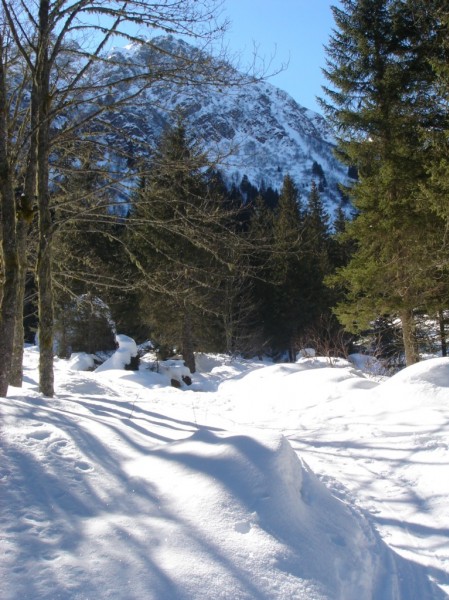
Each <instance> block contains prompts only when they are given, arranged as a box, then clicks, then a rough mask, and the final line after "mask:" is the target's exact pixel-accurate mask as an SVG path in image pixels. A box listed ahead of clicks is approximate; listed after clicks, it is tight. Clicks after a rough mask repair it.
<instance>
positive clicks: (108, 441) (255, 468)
mask: <svg viewBox="0 0 449 600" xmlns="http://www.w3.org/2000/svg"><path fill="white" fill-rule="evenodd" d="M37 358H38V354H37V350H36V349H35V348H28V349H27V351H26V371H25V375H26V377H25V386H24V388H23V389H20V390H19V389H17V388H12V389H11V391H10V395H9V397H8V398H7V399H6V400H4V399H2V400H1V404H0V406H1V413H2V414H1V422H2V431H1V446H0V447H1V452H2V457H1V461H0V482H1V489H2V492H1V496H0V502H1V504H0V523H1V529H0V551H1V554H2V561H1V563H0V576H1V579H0V581H1V590H2V591H1V598H2V600H3V599H4V600H19V599H20V600H22V599H29V600H31V599H32V600H43V599H48V600H50V599H58V598H61V599H67V600H68V599H88V598H96V599H103V598H104V599H106V598H114V599H138V600H147V599H150V600H152V599H155V600H181V599H183V600H184V599H189V600H190V599H191V600H194V599H195V600H197V599H200V600H202V599H204V600H206V599H210V598H223V599H233V600H234V599H254V600H271V599H273V600H275V599H276V600H277V599H279V600H281V599H282V600H285V599H292V600H293V599H295V600H296V599H299V598H301V599H302V600H312V599H313V600H323V599H328V600H337V599H339V600H390V599H391V600H430V599H440V598H441V599H442V598H447V597H449V531H448V527H447V523H448V522H449V502H448V500H449V481H448V478H447V467H448V463H449V446H448V442H447V440H448V439H449V438H448V433H449V360H447V359H434V360H431V361H427V362H425V363H422V364H419V365H416V366H415V367H411V368H409V369H406V370H405V371H403V372H401V373H400V374H398V375H396V376H394V377H393V378H391V379H390V380H386V381H380V382H377V381H374V380H373V379H370V378H367V377H366V376H364V375H363V373H361V372H360V371H357V370H356V369H355V368H354V367H353V366H352V365H351V364H349V363H347V362H345V361H338V362H335V363H334V364H333V366H332V367H331V366H330V365H329V363H328V362H327V361H326V360H325V359H317V358H316V359H301V360H300V361H299V362H298V363H296V364H288V365H287V364H286V365H264V364H263V363H260V362H255V363H253V362H250V361H237V360H234V361H230V360H229V359H227V358H226V357H206V356H203V357H199V361H198V364H199V365H200V367H201V372H199V373H198V374H196V375H195V376H194V382H193V386H192V388H191V389H184V390H178V389H175V388H172V387H170V386H169V385H168V383H169V380H168V378H167V377H165V376H163V375H160V374H157V373H153V372H150V371H149V370H147V369H144V368H141V370H140V371H139V372H138V373H135V372H130V371H123V370H120V369H115V368H112V369H109V370H107V369H104V370H102V371H99V372H93V373H91V372H89V373H87V372H80V371H73V370H70V368H69V367H70V365H71V363H70V362H69V361H63V360H60V361H57V363H56V382H57V397H56V398H54V399H45V398H43V397H41V396H40V394H39V393H38V391H37V385H36V377H37V372H36V365H37ZM72 364H73V363H72ZM434 582H436V583H434ZM436 584H438V585H436Z"/></svg>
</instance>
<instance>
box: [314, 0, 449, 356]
mask: <svg viewBox="0 0 449 600" xmlns="http://www.w3.org/2000/svg"><path fill="white" fill-rule="evenodd" d="M426 4H427V3H423V2H421V1H413V0H410V1H408V2H402V1H399V0H343V1H342V3H341V8H340V7H334V8H333V13H334V19H335V24H336V29H335V33H334V35H333V36H332V37H331V39H330V42H329V45H328V48H327V55H328V62H327V68H326V71H325V74H326V76H327V78H328V80H329V81H330V83H331V86H332V87H329V88H326V90H325V91H326V93H327V95H328V98H329V101H328V102H327V103H326V102H323V106H324V108H325V111H326V113H327V115H328V117H329V118H330V119H331V120H332V121H333V123H334V125H335V127H336V131H337V133H338V136H339V137H338V152H339V155H340V157H341V158H342V159H343V160H344V161H346V162H347V164H348V165H350V166H352V167H354V166H355V167H356V168H357V173H358V180H357V181H356V182H355V183H354V185H353V187H352V189H351V190H350V195H351V199H352V201H353V203H354V205H355V207H356V209H357V216H356V218H355V219H354V221H353V222H352V223H351V224H350V225H349V228H348V230H349V233H350V235H351V236H352V238H353V239H354V241H355V242H356V245H357V251H356V252H355V254H354V255H353V258H352V259H351V261H350V263H349V265H348V266H347V267H344V268H342V269H341V270H340V275H339V278H340V281H341V282H342V283H343V284H344V285H345V286H347V289H348V295H347V300H346V302H344V303H342V304H341V305H340V306H339V309H338V314H339V316H340V318H341V320H342V321H343V322H344V323H345V324H346V325H347V326H348V327H352V328H353V327H354V326H355V327H357V326H358V327H361V328H363V327H364V326H366V324H367V323H368V322H369V321H370V320H373V319H375V318H376V316H378V315H383V314H390V315H397V316H399V317H400V319H401V321H402V329H403V341H404V348H405V355H406V362H407V364H411V363H413V362H416V361H417V360H418V349H417V343H416V336H415V321H414V311H415V310H416V309H417V308H422V307H424V305H425V304H426V301H427V300H429V301H430V298H429V295H430V294H431V290H432V285H429V283H430V282H429V271H428V257H429V254H430V253H432V252H433V251H434V250H435V248H436V246H437V245H438V244H440V243H441V239H442V238H441V237H440V234H441V233H442V223H441V221H439V220H438V218H436V217H435V216H433V215H431V214H430V213H429V211H423V210H422V209H421V207H420V206H419V205H418V202H417V200H416V190H417V189H419V186H420V184H421V183H422V182H423V181H424V180H425V178H426V171H425V166H424V164H425V160H424V156H425V152H426V148H425V145H424V144H423V141H422V136H421V132H422V130H423V129H425V128H427V127H429V126H432V125H433V123H434V121H433V118H434V116H433V115H432V114H431V112H430V109H429V103H428V101H427V99H428V98H429V97H431V96H432V94H433V92H434V87H433V82H434V74H433V70H432V67H431V62H430V61H431V56H430V55H429V52H430V51H431V50H433V48H434V47H435V45H434V44H435V38H438V37H439V35H438V31H437V30H438V23H436V22H434V23H433V27H432V28H431V30H432V31H430V30H429V28H428V23H429V14H428V11H427V7H426ZM430 18H431V15H430ZM431 37H433V38H434V39H433V41H432V42H431V41H430V38H431Z"/></svg>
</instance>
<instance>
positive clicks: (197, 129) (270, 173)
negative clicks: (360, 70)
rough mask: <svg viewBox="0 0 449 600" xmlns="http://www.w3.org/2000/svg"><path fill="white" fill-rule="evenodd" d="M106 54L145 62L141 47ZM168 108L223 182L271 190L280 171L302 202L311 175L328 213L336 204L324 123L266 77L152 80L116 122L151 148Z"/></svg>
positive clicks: (178, 43) (171, 45) (337, 171)
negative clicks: (222, 82) (236, 81)
mask: <svg viewBox="0 0 449 600" xmlns="http://www.w3.org/2000/svg"><path fill="white" fill-rule="evenodd" d="M151 43H152V44H154V45H157V46H158V48H161V47H162V48H165V49H166V50H167V56H169V55H171V56H176V55H182V56H189V53H190V55H191V56H192V58H193V59H194V58H195V53H196V52H200V51H199V50H198V49H196V48H195V47H193V46H191V45H190V44H187V43H186V42H185V41H183V40H179V39H176V38H174V37H172V36H163V37H157V38H153V39H152V40H151ZM110 57H111V60H112V62H113V64H114V65H115V68H118V67H117V65H120V64H121V63H122V64H126V68H132V69H133V70H139V69H145V68H148V66H149V64H150V61H151V60H152V57H151V51H149V49H148V46H146V45H145V44H131V45H128V46H126V47H124V48H115V49H113V51H112V52H111V54H110ZM167 60H168V59H167ZM211 60H212V61H213V60H215V59H211ZM193 62H194V60H192V63H193ZM212 64H213V63H212ZM235 72H237V71H235ZM176 113H178V114H179V113H181V114H182V115H183V117H184V118H185V120H186V123H187V126H188V128H189V129H190V131H191V132H192V134H193V135H194V137H195V138H196V139H198V140H199V141H200V142H201V143H202V145H203V146H204V149H205V150H206V152H207V153H208V154H209V155H210V156H211V157H212V161H214V162H215V163H216V165H217V167H218V168H219V170H220V172H221V173H222V175H223V178H224V181H225V182H226V183H227V184H228V185H229V186H230V185H232V184H235V185H239V183H240V182H241V180H242V178H243V176H245V175H246V176H247V178H248V179H249V180H250V182H251V183H252V184H253V185H255V186H257V187H259V188H260V187H272V188H274V189H279V188H280V187H281V185H282V181H283V179H284V177H285V176H286V175H287V174H288V175H290V176H291V177H292V179H293V180H294V181H295V183H296V185H297V187H298V190H299V192H300V195H301V196H302V198H303V200H304V199H305V198H306V197H307V195H308V192H309V190H310V186H311V183H312V181H313V180H315V181H316V182H317V184H318V185H319V189H320V192H321V195H322V198H323V202H324V204H325V205H326V207H327V209H328V211H329V212H330V213H332V212H333V210H334V209H335V208H336V207H337V206H338V205H339V204H340V203H341V201H342V194H341V192H340V191H339V184H341V183H347V168H346V167H344V166H343V165H342V164H341V163H339V161H338V160H337V159H336V158H335V156H334V154H333V150H334V138H333V134H332V131H331V129H330V126H329V125H328V123H327V122H326V120H325V118H324V117H322V116H321V115H319V114H318V113H316V112H314V111H312V110H310V109H308V108H305V107H303V106H301V105H300V104H298V103H297V102H296V101H295V100H294V99H293V98H292V97H291V96H290V95H289V94H288V93H287V92H285V91H283V90H281V89H280V88H277V87H275V86H274V85H272V84H271V83H269V82H268V81H255V82H252V83H246V84H245V85H240V86H230V87H225V86H211V85H203V84H202V82H201V79H199V80H198V82H197V84H196V85H182V84H180V85H173V83H170V82H166V81H156V82H154V83H153V84H152V85H151V86H150V87H148V88H147V89H145V90H144V91H143V93H142V95H141V97H140V99H139V101H138V102H136V104H135V105H133V106H132V107H129V106H127V107H124V109H123V111H122V114H121V115H120V120H121V125H122V126H123V125H125V127H126V128H128V129H132V130H133V132H134V133H133V135H134V136H135V135H136V133H137V135H138V138H140V139H141V141H142V142H145V143H146V144H148V143H149V144H150V146H153V147H154V146H155V145H156V144H157V140H158V139H159V137H160V135H161V134H162V132H163V130H164V129H165V128H166V127H167V126H169V125H170V124H171V123H173V115H174V114H176Z"/></svg>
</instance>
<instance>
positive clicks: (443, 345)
mask: <svg viewBox="0 0 449 600" xmlns="http://www.w3.org/2000/svg"><path fill="white" fill-rule="evenodd" d="M438 321H439V325H440V340H441V356H447V342H446V328H445V322H444V313H443V311H442V310H439V311H438Z"/></svg>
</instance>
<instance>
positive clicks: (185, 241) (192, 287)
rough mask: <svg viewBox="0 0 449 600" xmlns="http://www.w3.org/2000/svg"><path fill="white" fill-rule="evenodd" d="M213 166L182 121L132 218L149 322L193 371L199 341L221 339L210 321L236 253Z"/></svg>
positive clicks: (162, 148)
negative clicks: (211, 183) (212, 180)
mask: <svg viewBox="0 0 449 600" xmlns="http://www.w3.org/2000/svg"><path fill="white" fill-rule="evenodd" d="M207 167H208V160H207V157H206V156H205V154H204V153H203V152H202V150H201V148H199V147H198V146H197V145H195V143H194V142H193V141H192V140H189V138H188V134H187V132H186V128H185V126H184V124H183V122H182V120H180V121H178V123H177V125H176V126H175V127H173V128H171V129H169V130H168V131H167V132H166V133H165V135H164V136H163V138H162V140H161V142H160V145H159V148H158V150H157V152H156V155H155V157H154V159H153V161H152V164H151V169H150V170H149V172H148V176H147V177H146V178H145V180H144V182H143V183H142V186H141V189H140V190H139V192H138V194H136V197H135V200H134V202H133V208H132V211H131V215H130V218H129V220H128V241H127V244H128V247H129V249H130V251H131V252H132V256H133V261H134V264H135V266H136V267H137V268H138V272H139V277H140V278H141V280H140V284H141V290H140V303H141V307H142V308H143V309H144V311H145V313H146V319H147V322H148V323H149V324H150V326H151V329H152V331H153V333H154V335H155V336H158V339H159V341H161V343H163V344H164V345H167V346H171V347H172V348H177V349H179V350H180V351H181V352H182V355H183V357H184V361H185V363H186V365H187V366H188V367H189V368H190V370H191V371H192V372H194V371H195V360H194V349H195V348H197V347H198V342H199V341H200V340H201V341H202V344H201V345H202V349H204V348H205V345H206V344H210V345H213V344H214V343H216V340H215V339H214V335H215V334H214V331H215V329H216V327H215V328H214V327H213V326H211V322H215V320H216V319H218V315H220V311H222V309H223V307H222V306H221V304H220V293H219V292H220V289H221V286H222V284H223V279H225V278H226V277H231V275H232V266H231V263H232V261H233V260H235V256H233V254H234V255H235V254H236V252H235V244H234V242H235V240H236V236H234V235H232V232H231V231H230V229H229V228H228V224H229V218H230V217H229V213H227V212H226V211H225V210H224V208H223V206H224V199H223V197H221V196H220V197H217V196H216V195H215V194H214V193H213V191H211V190H213V189H214V186H212V187H210V186H209V185H208V184H209V182H208V177H207ZM208 325H209V326H208ZM206 348H207V346H206ZM209 348H210V346H209Z"/></svg>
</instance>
